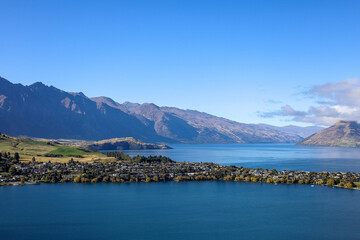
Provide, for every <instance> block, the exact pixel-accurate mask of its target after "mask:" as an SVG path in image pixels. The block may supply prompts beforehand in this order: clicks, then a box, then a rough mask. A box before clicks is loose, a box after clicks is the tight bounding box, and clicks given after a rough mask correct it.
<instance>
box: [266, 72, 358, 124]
mask: <svg viewBox="0 0 360 240" xmlns="http://www.w3.org/2000/svg"><path fill="white" fill-rule="evenodd" d="M305 94H306V95H310V96H312V97H313V98H316V99H317V102H316V105H315V106H311V107H309V109H308V110H307V111H298V110H295V109H293V108H292V107H291V106H289V105H285V106H283V107H282V108H281V109H280V110H278V111H274V112H266V113H261V114H260V116H262V117H276V116H282V117H290V118H291V120H293V121H297V122H307V123H314V124H320V125H332V124H334V123H335V122H337V121H340V120H349V121H360V81H359V79H347V80H344V81H340V82H336V83H328V84H324V85H319V86H315V87H313V88H312V89H310V90H309V91H308V92H306V93H305Z"/></svg>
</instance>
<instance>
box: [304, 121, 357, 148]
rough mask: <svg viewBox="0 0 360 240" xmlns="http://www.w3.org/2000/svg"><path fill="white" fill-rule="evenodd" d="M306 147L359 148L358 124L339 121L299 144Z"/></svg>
mask: <svg viewBox="0 0 360 240" xmlns="http://www.w3.org/2000/svg"><path fill="white" fill-rule="evenodd" d="M298 145H306V146H337V147H360V124H359V123H357V122H354V121H340V122H338V123H336V124H334V125H333V126H331V127H329V128H326V129H324V130H321V131H320V132H318V133H315V134H314V135H312V136H310V137H308V138H306V139H304V140H303V141H301V142H299V143H298Z"/></svg>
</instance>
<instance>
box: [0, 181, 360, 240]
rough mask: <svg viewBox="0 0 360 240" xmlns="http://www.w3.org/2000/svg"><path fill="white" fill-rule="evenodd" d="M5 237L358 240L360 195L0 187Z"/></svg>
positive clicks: (282, 188) (201, 187) (290, 188)
mask: <svg viewBox="0 0 360 240" xmlns="http://www.w3.org/2000/svg"><path fill="white" fill-rule="evenodd" d="M0 197H1V204H0V213H1V215H0V216H1V217H0V236H1V237H0V238H1V239H3V240H8V239H9V240H10V239H11V240H18V239H24V240H26V239H34V240H39V239H55V240H56V239H77V240H82V239H84V240H91V239H149V240H158V239H197V240H198V239H207V240H208V239H270V240H271V239H276V240H280V239H360V228H359V227H358V224H359V220H360V208H359V206H358V203H359V202H360V191H356V190H346V189H339V188H329V187H322V186H315V187H311V186H309V185H273V184H261V183H242V182H182V183H176V182H169V183H130V184H111V183H109V184H72V183H70V184H54V185H51V184H48V185H45V184H43V185H32V186H30V185H29V186H23V187H1V188H0Z"/></svg>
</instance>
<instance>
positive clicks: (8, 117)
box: [0, 78, 302, 143]
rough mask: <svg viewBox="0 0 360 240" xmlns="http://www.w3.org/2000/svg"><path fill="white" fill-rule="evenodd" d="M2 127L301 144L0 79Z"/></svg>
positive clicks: (226, 123)
mask: <svg viewBox="0 0 360 240" xmlns="http://www.w3.org/2000/svg"><path fill="white" fill-rule="evenodd" d="M0 128H1V130H2V131H4V132H6V133H8V134H11V135H13V136H30V137H40V138H52V139H59V138H65V139H82V140H101V139H109V138H119V137H134V138H136V139H139V140H142V141H146V142H156V143H282V142H298V141H300V140H301V139H302V137H300V136H299V135H298V134H293V133H289V132H285V131H281V129H274V128H272V127H270V126H264V125H257V124H244V123H238V122H235V121H231V120H228V119H224V118H220V117H216V116H213V115H210V114H206V113H202V112H198V111H193V110H182V109H178V108H172V107H159V106H156V105H154V104H151V103H145V104H137V103H129V102H125V103H123V104H120V103H117V102H115V101H113V100H112V99H110V98H107V97H97V98H88V97H87V96H85V95H84V94H83V93H70V92H65V91H62V90H60V89H57V88H55V87H53V86H50V87H49V86H46V85H44V84H42V83H39V82H38V83H34V84H32V85H29V86H24V85H22V84H13V83H11V82H9V81H8V80H6V79H4V78H0Z"/></svg>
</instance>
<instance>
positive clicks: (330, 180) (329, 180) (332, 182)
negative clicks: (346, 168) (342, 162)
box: [326, 178, 335, 187]
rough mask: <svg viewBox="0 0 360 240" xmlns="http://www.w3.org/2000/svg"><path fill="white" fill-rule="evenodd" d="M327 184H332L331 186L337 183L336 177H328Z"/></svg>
mask: <svg viewBox="0 0 360 240" xmlns="http://www.w3.org/2000/svg"><path fill="white" fill-rule="evenodd" d="M326 185H328V186H330V187H332V186H334V185H335V181H334V179H332V178H330V179H328V180H327V181H326Z"/></svg>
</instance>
